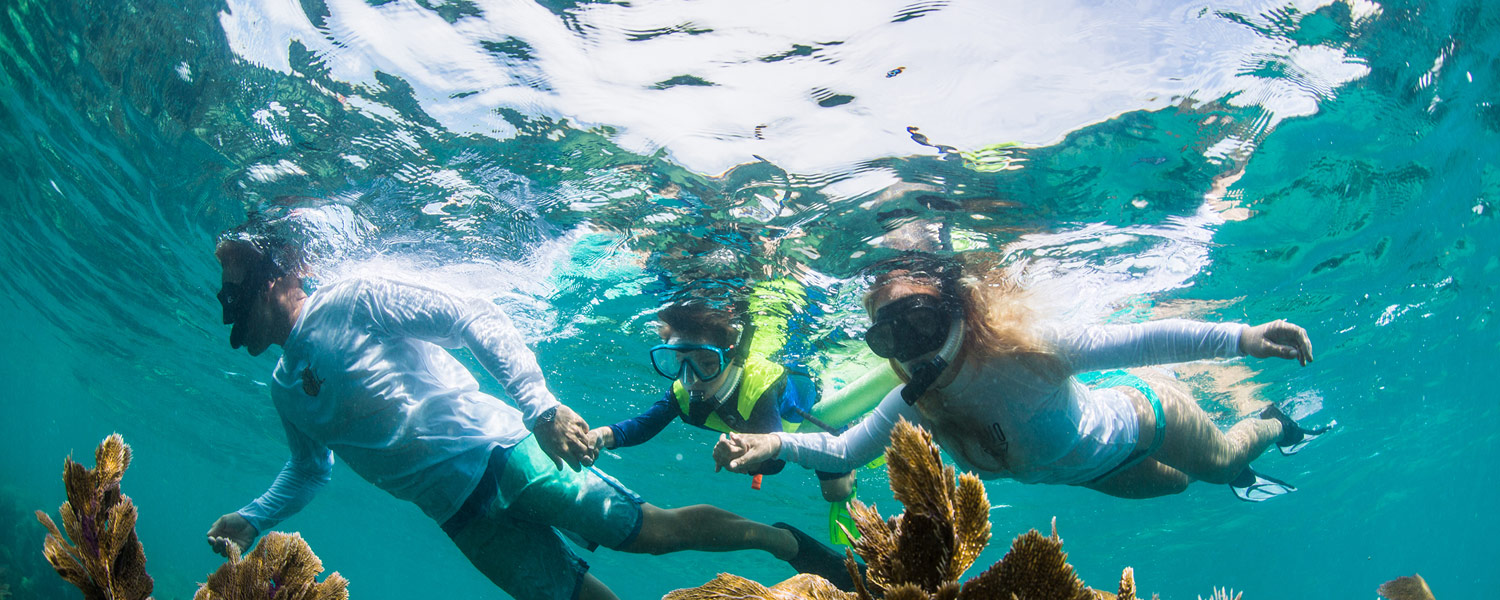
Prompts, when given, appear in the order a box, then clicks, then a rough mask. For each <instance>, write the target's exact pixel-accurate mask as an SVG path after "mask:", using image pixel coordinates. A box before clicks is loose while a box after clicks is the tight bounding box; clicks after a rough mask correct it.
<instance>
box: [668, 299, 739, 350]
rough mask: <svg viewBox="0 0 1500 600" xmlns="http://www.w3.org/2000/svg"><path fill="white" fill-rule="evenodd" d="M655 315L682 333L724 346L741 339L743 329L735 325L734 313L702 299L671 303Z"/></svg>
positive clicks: (679, 333) (675, 332) (681, 334)
mask: <svg viewBox="0 0 1500 600" xmlns="http://www.w3.org/2000/svg"><path fill="white" fill-rule="evenodd" d="M656 318H657V320H659V321H661V322H662V325H664V326H666V327H668V328H670V329H671V331H672V333H673V334H675V335H680V336H682V337H688V338H694V339H702V340H708V341H709V342H711V343H713V344H714V345H716V346H721V347H724V348H728V347H730V346H733V345H735V344H736V342H738V341H739V337H740V332H739V328H738V327H736V326H735V320H734V314H733V313H732V312H731V311H730V310H726V309H723V308H717V307H715V306H713V305H712V304H711V303H709V302H706V301H703V300H687V301H683V302H674V303H672V304H668V305H667V306H665V307H663V308H662V309H661V310H659V311H657V312H656Z"/></svg>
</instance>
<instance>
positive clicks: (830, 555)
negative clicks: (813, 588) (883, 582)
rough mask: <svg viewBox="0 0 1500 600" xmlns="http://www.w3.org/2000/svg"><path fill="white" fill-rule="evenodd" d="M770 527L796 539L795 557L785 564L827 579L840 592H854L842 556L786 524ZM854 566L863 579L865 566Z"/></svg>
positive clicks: (856, 562) (798, 570)
mask: <svg viewBox="0 0 1500 600" xmlns="http://www.w3.org/2000/svg"><path fill="white" fill-rule="evenodd" d="M771 526H772V527H779V528H781V529H785V530H787V531H789V532H791V534H792V537H795V538H797V555H796V556H793V557H792V558H791V560H788V561H786V562H787V564H790V565H792V568H794V569H796V570H797V572H798V573H811V574H813V575H817V576H819V577H822V578H823V579H827V580H828V582H829V583H832V584H833V585H834V586H836V587H838V588H839V589H841V590H844V591H846V592H853V591H855V589H854V580H853V579H851V578H850V577H849V569H848V568H847V567H845V566H844V555H843V554H840V553H838V552H837V551H835V550H834V549H833V548H830V547H829V546H828V545H827V544H824V543H822V542H819V541H818V540H815V539H813V537H812V536H810V535H807V533H805V532H803V531H802V530H801V529H797V528H796V527H792V526H791V525H788V524H786V523H774V524H772V525H771ZM855 564H856V565H858V566H859V573H860V576H861V577H863V576H864V572H865V569H866V567H865V565H864V564H862V563H860V562H858V561H855Z"/></svg>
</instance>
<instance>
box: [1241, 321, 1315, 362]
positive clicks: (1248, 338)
mask: <svg viewBox="0 0 1500 600" xmlns="http://www.w3.org/2000/svg"><path fill="white" fill-rule="evenodd" d="M1240 352H1243V353H1245V354H1249V355H1250V356H1254V357H1256V358H1270V357H1273V356H1274V357H1278V358H1285V359H1296V361H1297V362H1299V363H1301V364H1302V366H1304V367H1305V366H1307V363H1310V362H1312V360H1313V354H1312V340H1309V339H1308V338H1307V330H1305V329H1303V328H1301V327H1298V326H1296V325H1293V324H1291V323H1289V322H1287V320H1286V319H1278V320H1275V321H1271V322H1270V323H1265V324H1262V325H1256V326H1254V327H1247V328H1246V329H1245V332H1244V333H1242V334H1240Z"/></svg>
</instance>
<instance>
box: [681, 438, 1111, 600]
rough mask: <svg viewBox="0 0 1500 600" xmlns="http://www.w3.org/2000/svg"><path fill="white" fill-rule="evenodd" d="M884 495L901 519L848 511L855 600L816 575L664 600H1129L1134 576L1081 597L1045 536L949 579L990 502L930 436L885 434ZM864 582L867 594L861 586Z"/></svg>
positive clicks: (981, 542)
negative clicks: (887, 479)
mask: <svg viewBox="0 0 1500 600" xmlns="http://www.w3.org/2000/svg"><path fill="white" fill-rule="evenodd" d="M886 456H887V460H888V461H889V463H888V464H889V465H890V475H891V489H892V490H893V491H894V492H895V494H896V499H897V500H900V501H901V503H902V504H904V505H905V506H906V512H904V513H903V514H900V515H897V516H895V517H892V518H890V519H889V520H886V519H882V518H881V517H880V513H878V512H876V510H875V508H874V507H873V506H865V505H863V504H860V503H859V502H854V503H853V505H852V506H851V509H850V514H851V516H853V517H854V523H855V526H856V527H858V528H859V533H860V538H859V539H858V540H857V541H856V542H855V543H854V549H855V551H856V552H858V553H859V555H860V556H861V557H862V558H864V559H865V564H867V565H868V566H869V570H868V572H867V573H866V577H865V578H861V577H859V576H858V572H857V571H856V570H855V564H854V560H853V557H852V556H851V557H849V559H848V562H847V566H848V567H849V570H850V573H851V575H852V576H853V577H854V580H855V588H856V589H855V591H854V592H852V593H851V592H842V591H839V590H838V589H836V588H834V587H833V586H832V585H831V584H829V583H828V582H827V581H825V580H823V578H821V577H817V576H815V575H806V574H803V575H798V576H796V577H793V578H791V579H788V580H786V581H784V582H782V583H780V584H778V585H776V586H775V587H771V588H766V587H764V586H762V585H760V584H758V583H755V582H753V581H750V580H748V579H745V578H743V577H738V576H735V575H729V574H720V575H719V576H718V577H717V578H715V579H714V580H713V581H710V582H709V583H708V584H706V585H704V586H702V587H698V588H694V589H688V590H677V591H674V592H672V593H670V594H667V596H666V599H667V600H730V599H735V600H740V599H744V600H874V598H875V597H876V596H875V594H879V597H880V598H882V599H883V600H991V599H995V600H1013V599H1016V598H1021V599H1039V598H1045V599H1048V600H1052V599H1058V600H1095V599H1102V598H1120V599H1121V600H1135V598H1136V595H1135V594H1136V590H1135V573H1134V572H1133V571H1132V570H1130V569H1126V570H1125V572H1124V573H1123V574H1122V575H1121V577H1120V588H1119V589H1120V592H1119V595H1118V596H1114V595H1111V594H1109V593H1107V592H1100V591H1097V590H1092V589H1089V588H1088V587H1087V586H1085V585H1084V584H1083V582H1082V581H1080V580H1079V579H1078V576H1077V574H1076V573H1074V571H1073V567H1072V566H1071V565H1069V564H1068V555H1067V553H1065V552H1063V551H1062V538H1059V537H1058V536H1057V524H1056V521H1054V522H1053V527H1052V535H1051V536H1050V537H1049V536H1044V535H1042V534H1040V533H1037V532H1036V531H1035V530H1033V531H1029V532H1027V533H1025V534H1022V535H1020V536H1017V537H1016V539H1015V541H1014V542H1013V543H1012V544H1011V550H1010V552H1009V553H1007V554H1006V555H1005V557H1004V558H1002V559H1000V562H997V563H995V565H994V566H992V567H990V568H989V569H987V570H985V572H984V573H981V574H980V575H979V576H978V577H975V578H973V579H970V580H969V581H966V582H964V583H962V584H960V583H959V582H958V578H959V577H960V576H962V575H963V573H964V571H965V570H967V569H968V568H969V566H970V565H972V564H973V563H974V559H975V558H976V557H978V556H979V553H980V552H982V551H983V550H984V548H985V546H986V545H987V544H988V543H989V539H990V523H989V512H990V502H989V499H988V498H987V497H986V496H985V493H984V486H983V485H982V484H980V482H979V479H978V478H976V477H974V476H973V475H970V474H967V473H966V474H964V475H962V476H958V477H955V476H954V471H953V468H952V467H944V466H943V463H942V461H941V460H940V458H939V457H938V450H937V446H936V445H934V444H933V443H932V436H931V435H929V434H928V433H927V432H926V431H924V430H922V429H921V428H919V427H915V426H912V425H911V424H910V423H907V422H906V421H905V420H902V421H901V422H900V423H898V424H897V425H896V428H895V430H894V431H893V432H892V433H891V446H890V448H889V450H888V451H887V453H886ZM867 582H868V585H866V584H867Z"/></svg>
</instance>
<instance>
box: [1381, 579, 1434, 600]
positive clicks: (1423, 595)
mask: <svg viewBox="0 0 1500 600" xmlns="http://www.w3.org/2000/svg"><path fill="white" fill-rule="evenodd" d="M1375 593H1377V594H1380V596H1381V597H1382V598H1388V599H1389V600H1433V598H1432V590H1431V589H1429V588H1428V587H1427V580H1425V579H1422V576H1421V575H1417V574H1412V575H1411V576H1410V577H1397V578H1395V579H1392V580H1390V581H1387V582H1385V583H1384V584H1382V585H1381V586H1380V589H1378V590H1376V591H1375Z"/></svg>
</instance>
